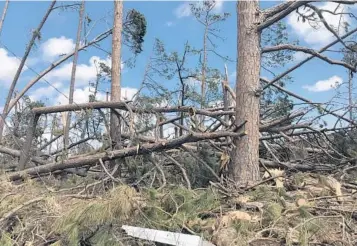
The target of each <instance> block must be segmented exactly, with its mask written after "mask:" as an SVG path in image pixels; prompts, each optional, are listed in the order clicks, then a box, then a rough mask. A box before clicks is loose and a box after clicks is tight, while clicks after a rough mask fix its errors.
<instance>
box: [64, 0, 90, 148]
mask: <svg viewBox="0 0 357 246" xmlns="http://www.w3.org/2000/svg"><path fill="white" fill-rule="evenodd" d="M84 3H85V2H84V0H82V4H81V9H80V11H79V23H78V29H77V39H76V46H75V48H74V55H73V64H72V74H71V84H70V87H69V98H68V99H69V104H72V103H73V94H74V84H75V82H76V69H77V61H78V52H79V45H80V42H81V33H82V25H83V17H84V6H85V5H84ZM70 125H71V111H69V112H68V114H67V119H66V125H65V128H64V135H63V137H64V141H63V142H64V150H65V152H67V146H68V145H69V128H70Z"/></svg>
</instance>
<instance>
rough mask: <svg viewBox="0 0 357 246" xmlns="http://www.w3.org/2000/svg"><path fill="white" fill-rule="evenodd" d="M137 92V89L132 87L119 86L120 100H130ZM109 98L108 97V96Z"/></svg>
mask: <svg viewBox="0 0 357 246" xmlns="http://www.w3.org/2000/svg"><path fill="white" fill-rule="evenodd" d="M137 92H138V89H136V88H132V87H122V88H121V100H125V101H127V100H131V99H133V97H134V95H135V94H136V93H137ZM109 98H110V97H109Z"/></svg>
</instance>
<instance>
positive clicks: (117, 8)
mask: <svg viewBox="0 0 357 246" xmlns="http://www.w3.org/2000/svg"><path fill="white" fill-rule="evenodd" d="M122 29H123V1H121V0H114V27H113V41H112V84H111V97H110V100H111V101H112V102H119V101H120V97H121V85H120V80H121V67H120V66H121V34H122ZM110 136H111V139H112V141H114V143H115V146H116V147H118V145H119V144H120V119H119V117H118V116H117V115H116V114H115V113H114V112H111V117H110Z"/></svg>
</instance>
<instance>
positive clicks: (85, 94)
mask: <svg viewBox="0 0 357 246" xmlns="http://www.w3.org/2000/svg"><path fill="white" fill-rule="evenodd" d="M62 91H66V93H64V95H63V94H61V95H59V96H58V97H57V99H56V100H55V102H54V103H55V104H68V95H69V89H68V88H66V89H65V90H62ZM89 95H93V89H91V88H90V87H89V86H88V87H85V88H83V89H81V88H77V89H75V90H74V93H73V102H74V103H86V102H88V101H89ZM105 97H106V96H105V94H104V93H101V92H98V93H97V100H99V101H104V100H105Z"/></svg>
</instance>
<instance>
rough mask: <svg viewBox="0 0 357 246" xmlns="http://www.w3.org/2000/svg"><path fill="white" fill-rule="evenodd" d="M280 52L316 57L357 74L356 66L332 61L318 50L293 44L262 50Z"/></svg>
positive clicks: (263, 51) (264, 51)
mask: <svg viewBox="0 0 357 246" xmlns="http://www.w3.org/2000/svg"><path fill="white" fill-rule="evenodd" d="M279 50H294V51H300V52H304V53H306V54H310V55H313V56H315V57H318V58H320V59H321V60H323V61H325V62H327V63H329V64H332V65H340V66H343V67H345V68H347V69H349V70H351V71H353V72H356V67H355V66H352V65H350V64H348V63H345V62H342V61H337V60H332V59H330V58H328V57H327V56H324V55H322V54H321V53H319V52H318V51H316V50H313V49H309V48H306V47H302V46H296V45H292V44H280V45H277V46H271V47H265V48H263V49H262V53H267V52H275V51H279Z"/></svg>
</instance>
